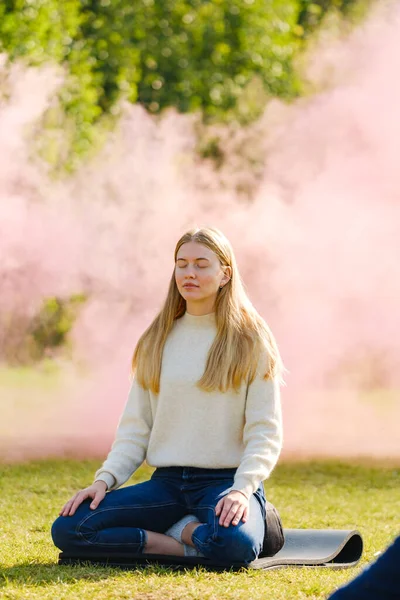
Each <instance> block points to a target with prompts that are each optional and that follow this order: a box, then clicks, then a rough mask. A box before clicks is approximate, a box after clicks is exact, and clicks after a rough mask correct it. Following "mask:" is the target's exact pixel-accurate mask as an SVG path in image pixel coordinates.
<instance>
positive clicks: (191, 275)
mask: <svg viewBox="0 0 400 600" xmlns="http://www.w3.org/2000/svg"><path fill="white" fill-rule="evenodd" d="M194 277H196V273H195V271H194V267H190V266H188V267H186V272H185V279H189V278H192V279H193V278H194Z"/></svg>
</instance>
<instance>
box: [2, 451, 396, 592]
mask: <svg viewBox="0 0 400 600" xmlns="http://www.w3.org/2000/svg"><path fill="white" fill-rule="evenodd" d="M98 464H99V463H98V461H96V462H94V461H62V460H51V461H37V462H30V463H25V464H21V465H15V464H14V465H0V509H1V511H0V514H1V522H0V543H1V544H0V598H1V599H3V598H4V599H19V600H22V599H24V600H26V599H36V598H40V599H41V600H46V599H48V600H50V599H51V600H61V599H64V598H65V599H79V600H80V599H82V598H85V599H86V600H91V599H93V600H94V599H96V600H97V599H98V598H101V599H114V598H115V599H132V598H137V599H140V600H164V599H172V598H173V599H197V598H199V599H200V598H201V599H204V600H211V599H213V600H214V599H215V600H216V599H220V598H226V599H228V598H229V599H232V600H233V599H235V600H236V599H242V598H243V599H246V600H248V599H249V598H251V599H253V598H254V599H256V600H258V599H260V600H261V599H263V600H267V599H268V600H290V599H292V598H293V599H294V598H299V599H300V598H308V599H316V598H326V597H327V595H328V594H329V593H330V592H331V591H332V590H333V589H335V588H336V587H337V586H339V585H340V584H342V583H343V582H345V581H347V580H348V579H350V578H352V577H354V575H355V574H356V573H357V572H358V571H359V568H361V566H362V565H364V564H366V562H367V561H371V560H373V559H374V554H375V553H376V552H378V551H380V550H383V549H384V548H385V546H387V545H388V544H389V542H390V541H391V540H392V539H393V537H394V536H395V534H396V532H398V526H399V514H400V495H399V491H398V490H399V487H398V482H399V475H400V469H399V468H398V467H395V466H393V465H384V466H382V465H374V466H367V465H366V464H365V463H364V464H359V465H355V464H349V463H339V462H337V461H336V462H333V461H324V462H307V463H281V464H280V465H279V466H278V467H277V469H276V470H275V472H274V473H273V475H272V477H271V479H270V480H269V481H268V482H267V484H266V491H267V497H268V498H269V499H270V500H271V501H272V502H273V503H274V504H275V505H276V506H277V507H278V508H279V510H280V512H281V516H282V519H283V522H284V526H285V527H290V528H291V527H303V528H337V529H350V528H357V529H359V530H360V531H361V533H362V535H363V538H364V542H365V549H364V555H363V559H362V561H361V563H360V567H357V568H355V569H348V570H346V569H345V570H340V571H330V570H324V569H294V568H290V569H282V570H277V571H269V572H268V571H264V572H263V571H250V572H246V571H243V572H238V573H208V572H206V571H204V570H201V569H199V570H192V571H186V572H183V573H175V572H172V571H171V572H170V571H168V570H166V569H161V568H157V567H154V568H148V569H145V570H137V571H120V570H117V569H110V568H101V567H91V566H88V567H68V566H62V567H61V566H58V565H57V564H56V561H57V556H58V551H57V549H56V548H55V547H53V545H52V541H51V538H50V533H49V531H50V526H51V523H52V521H53V519H54V518H55V517H56V516H57V513H58V510H59V509H60V507H61V506H62V504H64V502H65V501H66V500H67V499H68V498H69V497H70V496H71V495H72V493H73V492H75V491H76V490H77V489H79V488H81V487H84V486H86V485H87V484H88V483H89V482H90V481H91V479H92V475H93V473H94V471H95V469H96V468H97V467H98ZM149 474H150V470H149V469H148V468H144V467H143V468H141V469H140V470H139V471H138V472H137V473H136V474H135V477H134V478H133V481H139V480H142V479H144V478H147V477H148V476H149Z"/></svg>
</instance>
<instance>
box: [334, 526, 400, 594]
mask: <svg viewBox="0 0 400 600" xmlns="http://www.w3.org/2000/svg"><path fill="white" fill-rule="evenodd" d="M329 598H330V599H331V600H396V599H397V600H398V599H399V598H400V536H399V537H397V538H396V539H395V541H394V542H393V544H392V545H391V546H389V547H388V548H387V549H386V551H385V552H384V553H383V554H381V556H380V557H379V558H378V559H377V560H376V561H375V562H374V563H372V564H371V565H369V566H368V567H367V568H366V569H364V571H362V573H361V574H360V575H359V576H358V577H356V578H355V579H353V580H352V581H350V583H348V584H347V585H346V586H344V587H342V588H340V589H339V590H337V591H336V592H335V593H334V594H333V595H332V596H329Z"/></svg>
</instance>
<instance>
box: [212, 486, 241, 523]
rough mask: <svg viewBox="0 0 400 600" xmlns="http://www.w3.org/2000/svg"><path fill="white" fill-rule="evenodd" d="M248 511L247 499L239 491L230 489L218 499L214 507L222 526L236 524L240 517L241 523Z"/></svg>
mask: <svg viewBox="0 0 400 600" xmlns="http://www.w3.org/2000/svg"><path fill="white" fill-rule="evenodd" d="M248 512H249V499H248V498H247V497H246V496H245V495H244V494H242V492H239V491H238V490H232V491H231V492H229V494H227V495H226V496H224V497H223V498H221V500H219V501H218V503H217V505H216V507H215V514H216V515H217V517H218V515H220V517H219V524H220V525H223V526H224V527H229V525H230V524H231V523H232V525H237V524H238V523H239V521H240V519H242V521H243V523H245V522H246V521H247V515H248Z"/></svg>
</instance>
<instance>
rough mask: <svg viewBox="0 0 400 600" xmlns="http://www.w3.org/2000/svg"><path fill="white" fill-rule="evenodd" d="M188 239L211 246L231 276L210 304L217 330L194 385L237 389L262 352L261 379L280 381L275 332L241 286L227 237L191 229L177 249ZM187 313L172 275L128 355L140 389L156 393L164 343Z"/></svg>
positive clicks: (249, 378) (251, 375)
mask: <svg viewBox="0 0 400 600" xmlns="http://www.w3.org/2000/svg"><path fill="white" fill-rule="evenodd" d="M187 242H198V243H199V244H203V245H204V246H206V247H207V248H209V249H210V250H212V251H213V252H214V253H215V254H216V255H217V257H218V259H219V261H220V263H221V266H222V268H224V267H227V266H230V267H231V270H232V276H231V279H230V281H228V283H226V284H225V285H224V286H223V287H222V288H221V289H220V290H219V292H218V294H217V298H216V302H215V318H216V326H217V334H216V336H215V339H214V342H213V344H212V346H211V348H210V350H209V352H208V357H207V362H206V368H205V371H204V373H203V375H202V377H201V379H200V380H199V381H198V382H197V385H198V387H200V388H201V389H203V390H205V391H208V392H211V391H214V390H219V391H221V392H226V391H227V390H228V389H230V388H233V389H234V390H236V391H237V390H238V389H239V387H240V385H241V383H242V382H243V381H247V382H248V383H251V382H252V381H253V380H254V378H255V376H256V373H257V366H258V362H259V360H260V358H261V357H262V356H263V355H264V353H265V356H266V359H265V374H264V375H263V377H264V379H269V378H275V377H277V378H278V379H279V380H282V375H283V371H284V367H283V364H282V360H281V357H280V354H279V351H278V347H277V344H276V342H275V339H274V336H273V335H272V332H271V331H270V329H269V327H268V325H267V324H266V322H265V321H264V319H263V318H262V317H261V316H260V315H259V314H258V312H257V311H256V309H255V308H254V307H253V305H252V304H251V302H250V300H249V298H248V297H247V294H246V292H245V290H244V287H243V283H242V280H241V277H240V274H239V270H238V267H237V263H236V259H235V256H234V253H233V249H232V246H231V244H230V243H229V241H228V240H227V239H226V237H225V236H224V235H223V233H221V231H219V230H218V229H216V228H214V227H207V228H202V229H197V228H196V229H191V230H190V231H188V232H186V233H185V234H184V235H183V236H182V237H181V238H180V240H179V241H178V243H177V245H176V248H175V255H174V258H175V262H176V257H177V254H178V251H179V248H180V247H181V246H182V245H183V244H186V243H187ZM185 311H186V300H185V299H184V298H183V297H182V296H181V294H180V293H179V290H178V287H177V285H176V281H175V270H174V272H173V273H172V277H171V281H170V284H169V289H168V294H167V298H166V300H165V303H164V306H163V308H162V309H161V311H160V312H159V313H158V315H157V316H156V317H155V319H154V321H153V322H152V323H151V325H150V326H149V327H148V328H147V329H146V331H145V332H144V333H143V335H142V336H141V338H140V339H139V341H138V343H137V345H136V348H135V351H134V354H133V358H132V371H133V372H134V373H135V372H136V378H137V380H138V382H139V383H140V385H141V386H142V387H144V388H145V389H150V390H151V391H152V392H154V393H155V394H158V393H159V391H160V373H161V361H162V355H163V350H164V345H165V341H166V339H167V337H168V334H169V332H170V331H171V329H172V327H173V325H174V322H175V321H176V320H177V319H179V318H181V317H182V316H183V315H184V313H185Z"/></svg>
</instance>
